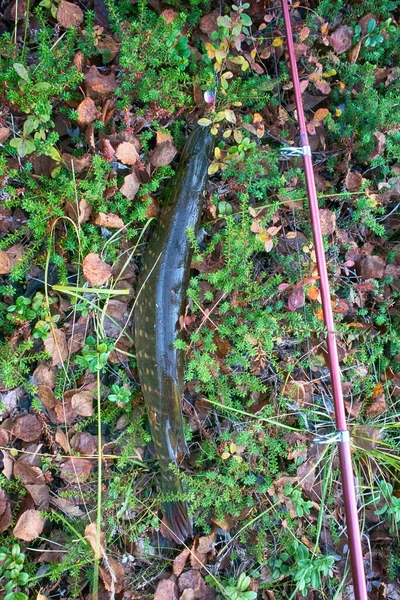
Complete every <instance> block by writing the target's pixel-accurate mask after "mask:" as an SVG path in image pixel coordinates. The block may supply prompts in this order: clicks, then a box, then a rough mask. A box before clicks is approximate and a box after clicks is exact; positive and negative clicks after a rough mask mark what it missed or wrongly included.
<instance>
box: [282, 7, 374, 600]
mask: <svg viewBox="0 0 400 600" xmlns="http://www.w3.org/2000/svg"><path fill="white" fill-rule="evenodd" d="M281 4H282V10H283V18H284V22H285V29H286V37H287V45H288V52H289V61H290V67H291V71H292V81H293V89H294V95H295V100H296V107H297V120H298V123H299V127H300V145H299V147H298V148H286V149H285V150H286V152H287V154H288V155H290V156H302V157H303V160H304V172H305V177H306V186H307V196H308V200H309V205H310V214H311V225H312V230H313V236H314V246H315V254H316V258H317V267H318V274H319V278H320V292H321V303H322V311H323V315H324V323H325V327H326V340H327V346H328V357H329V369H330V375H331V382H332V395H333V401H334V407H335V422H336V432H335V434H334V435H333V436H332V438H331V441H332V442H337V443H338V446H339V461H340V473H341V480H342V486H343V498H344V508H345V514H346V525H347V535H348V540H349V544H348V545H349V551H350V561H351V572H352V576H353V588H354V598H355V600H368V596H367V587H366V579H365V572H364V560H363V553H362V547H361V533H360V524H359V520H358V510H357V499H356V490H355V483H354V474H353V465H352V462H351V449H350V432H349V430H348V428H347V422H346V413H345V406H344V401H343V392H342V383H341V373H340V366H339V357H338V351H337V345H336V334H335V325H334V322H333V313H332V305H331V294H330V289H329V280H328V271H327V268H326V260H325V252H324V244H323V239H322V233H321V223H320V217H319V210H318V200H317V192H316V187H315V180H314V171H313V164H312V156H311V148H310V145H309V141H308V134H307V128H306V119H305V116H304V108H303V101H302V98H301V90H300V80H299V73H298V70H297V62H296V54H295V50H294V43H293V33H292V26H291V23H290V14H289V7H288V2H287V0H281ZM324 442H326V440H324Z"/></svg>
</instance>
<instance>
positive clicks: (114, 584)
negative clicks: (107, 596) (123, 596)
mask: <svg viewBox="0 0 400 600" xmlns="http://www.w3.org/2000/svg"><path fill="white" fill-rule="evenodd" d="M104 563H105V567H100V575H101V578H102V580H103V583H104V587H105V588H106V590H107V591H108V592H113V593H116V594H119V592H121V591H122V590H123V587H124V586H123V583H124V578H125V571H124V567H123V566H122V565H121V563H119V562H118V561H117V560H116V559H115V558H113V557H112V556H107V558H106V559H105V560H104Z"/></svg>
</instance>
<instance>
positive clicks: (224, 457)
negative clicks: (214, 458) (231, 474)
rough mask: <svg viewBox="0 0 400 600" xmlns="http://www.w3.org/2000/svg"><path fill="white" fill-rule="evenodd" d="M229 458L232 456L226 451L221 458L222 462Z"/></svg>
mask: <svg viewBox="0 0 400 600" xmlns="http://www.w3.org/2000/svg"><path fill="white" fill-rule="evenodd" d="M229 457H230V454H229V452H226V451H225V452H223V453H222V454H221V458H222V460H226V459H227V458H229Z"/></svg>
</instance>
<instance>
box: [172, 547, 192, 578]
mask: <svg viewBox="0 0 400 600" xmlns="http://www.w3.org/2000/svg"><path fill="white" fill-rule="evenodd" d="M189 556H190V550H189V548H185V549H184V550H182V552H181V553H180V554H178V556H177V557H176V558H175V559H174V562H173V565H172V572H173V574H174V575H176V576H177V577H179V575H180V574H181V573H182V571H183V569H184V568H185V565H186V561H187V559H188V558H189Z"/></svg>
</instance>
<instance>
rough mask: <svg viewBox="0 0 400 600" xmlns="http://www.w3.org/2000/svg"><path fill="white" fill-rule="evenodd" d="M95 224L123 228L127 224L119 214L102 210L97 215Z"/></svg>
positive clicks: (110, 227)
mask: <svg viewBox="0 0 400 600" xmlns="http://www.w3.org/2000/svg"><path fill="white" fill-rule="evenodd" d="M94 224H95V225H99V226H100V227H108V228H109V229H121V228H122V227H124V226H125V224H124V222H123V220H122V219H121V217H119V216H118V215H114V214H113V213H107V214H106V213H102V212H100V213H99V214H98V215H97V216H96V218H95V220H94Z"/></svg>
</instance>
